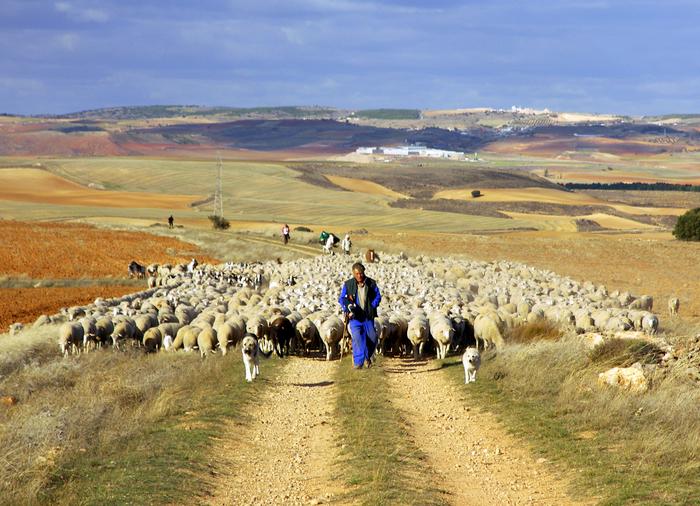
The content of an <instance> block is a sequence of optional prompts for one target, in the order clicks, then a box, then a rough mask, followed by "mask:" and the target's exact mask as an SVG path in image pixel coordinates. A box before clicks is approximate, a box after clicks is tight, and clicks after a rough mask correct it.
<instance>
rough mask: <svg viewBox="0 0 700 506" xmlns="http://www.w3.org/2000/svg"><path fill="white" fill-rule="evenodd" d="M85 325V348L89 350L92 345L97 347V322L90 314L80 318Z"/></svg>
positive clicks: (80, 321) (79, 321)
mask: <svg viewBox="0 0 700 506" xmlns="http://www.w3.org/2000/svg"><path fill="white" fill-rule="evenodd" d="M78 323H80V324H81V325H82V326H83V349H84V350H85V351H86V352H87V351H88V350H89V348H90V345H92V346H93V347H97V322H96V320H95V319H94V318H92V317H90V316H84V317H83V318H81V319H80V320H78Z"/></svg>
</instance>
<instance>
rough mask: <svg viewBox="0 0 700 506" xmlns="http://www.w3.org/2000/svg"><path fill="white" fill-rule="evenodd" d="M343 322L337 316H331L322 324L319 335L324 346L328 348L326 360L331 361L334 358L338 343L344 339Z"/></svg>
mask: <svg viewBox="0 0 700 506" xmlns="http://www.w3.org/2000/svg"><path fill="white" fill-rule="evenodd" d="M344 327H345V325H343V321H342V320H341V319H340V318H338V317H337V316H331V317H330V318H328V319H327V320H326V321H324V322H323V323H322V324H321V328H320V329H319V335H320V336H321V340H322V341H323V344H324V345H325V346H326V360H330V359H331V357H332V356H333V351H334V350H335V349H336V347H337V345H338V343H340V340H341V339H342V338H343V328H344Z"/></svg>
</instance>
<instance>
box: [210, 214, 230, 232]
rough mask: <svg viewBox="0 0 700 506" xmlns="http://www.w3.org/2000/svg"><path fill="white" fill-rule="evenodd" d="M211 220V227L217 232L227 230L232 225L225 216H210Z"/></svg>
mask: <svg viewBox="0 0 700 506" xmlns="http://www.w3.org/2000/svg"><path fill="white" fill-rule="evenodd" d="M209 220H210V221H211V226H212V227H213V228H215V229H216V230H226V229H228V228H229V227H230V226H231V224H230V223H229V222H228V220H227V219H226V218H224V217H223V216H217V215H215V214H211V215H209Z"/></svg>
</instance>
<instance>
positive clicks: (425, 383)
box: [383, 359, 592, 506]
mask: <svg viewBox="0 0 700 506" xmlns="http://www.w3.org/2000/svg"><path fill="white" fill-rule="evenodd" d="M458 366H459V367H461V365H458ZM383 367H385V368H386V370H387V372H388V374H387V378H388V382H389V388H390V389H391V398H392V399H393V400H392V403H393V404H394V406H395V407H396V408H398V409H399V410H400V411H401V412H402V413H403V416H404V417H405V418H406V421H407V423H408V425H409V430H410V431H411V435H412V437H413V439H414V441H415V444H416V445H417V446H418V447H419V448H420V450H421V451H422V452H423V453H425V455H426V456H427V464H428V466H429V467H431V468H432V469H433V470H434V471H435V472H436V473H437V475H438V477H439V479H440V482H441V489H443V490H446V491H447V494H449V495H448V496H447V497H446V498H445V500H446V502H448V503H450V504H455V505H463V504H479V505H494V506H496V505H498V506H501V505H521V504H522V505H545V504H546V505H557V506H562V505H569V504H586V503H581V502H576V501H574V500H573V499H572V498H570V497H569V496H568V495H567V493H566V489H567V483H566V481H564V480H563V479H561V478H560V477H558V476H557V475H556V474H555V472H554V471H553V470H552V469H551V466H552V464H550V463H549V462H547V461H546V460H544V459H536V458H534V457H533V456H532V454H531V453H530V452H529V451H528V449H527V447H526V446H524V445H523V443H522V441H519V440H517V439H515V438H514V437H513V436H511V435H509V434H507V433H506V431H505V429H504V428H503V426H501V425H500V424H499V423H498V422H497V421H496V419H495V418H494V416H493V415H491V414H490V413H488V412H485V411H481V410H479V409H477V408H475V407H472V406H471V405H470V402H469V394H468V392H467V391H465V389H464V388H461V387H460V386H458V385H455V384H453V383H451V382H450V380H449V378H446V377H445V374H444V372H441V371H440V370H439V369H436V368H435V365H434V363H431V362H427V363H426V362H422V361H421V362H414V361H412V360H402V359H388V360H387V361H386V362H384V365H383ZM590 504H592V502H591V503H590Z"/></svg>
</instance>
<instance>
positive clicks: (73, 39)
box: [56, 33, 80, 51]
mask: <svg viewBox="0 0 700 506" xmlns="http://www.w3.org/2000/svg"><path fill="white" fill-rule="evenodd" d="M79 40H80V38H79V37H78V35H77V34H75V33H62V34H60V35H58V36H56V42H57V43H58V46H59V47H61V48H63V49H65V50H66V51H74V50H75V49H76V48H77V47H78V41H79Z"/></svg>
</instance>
